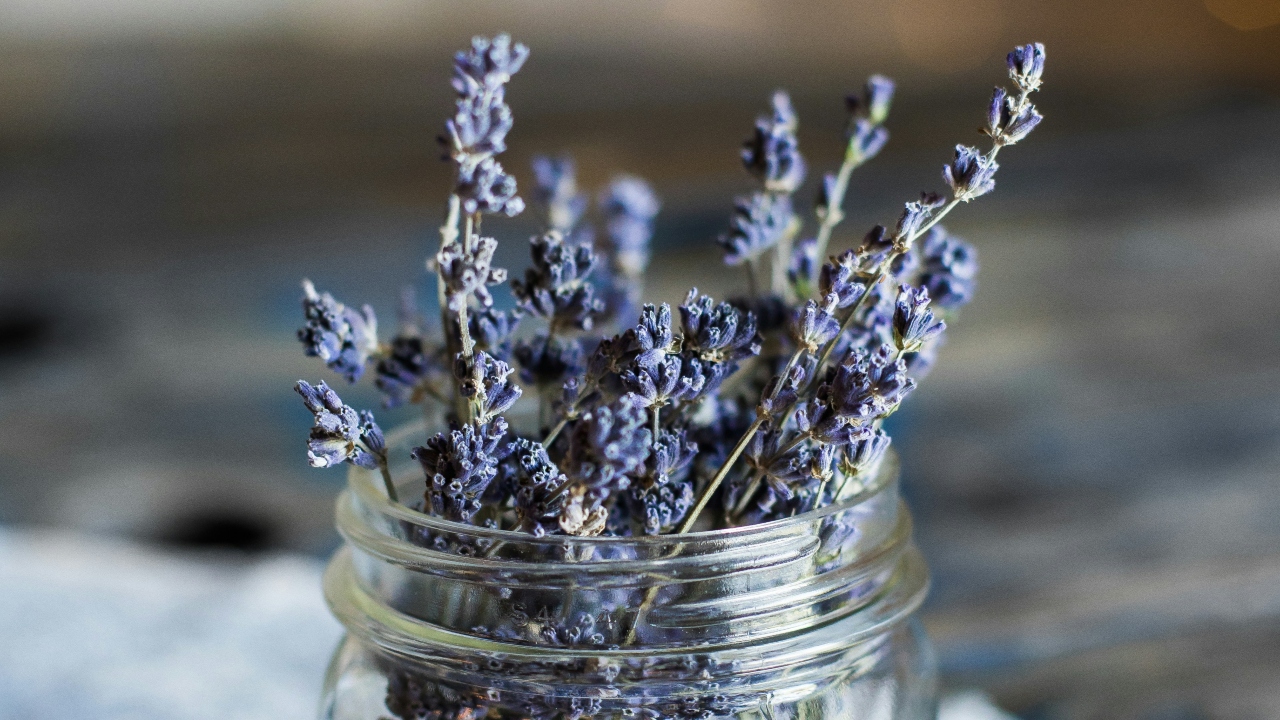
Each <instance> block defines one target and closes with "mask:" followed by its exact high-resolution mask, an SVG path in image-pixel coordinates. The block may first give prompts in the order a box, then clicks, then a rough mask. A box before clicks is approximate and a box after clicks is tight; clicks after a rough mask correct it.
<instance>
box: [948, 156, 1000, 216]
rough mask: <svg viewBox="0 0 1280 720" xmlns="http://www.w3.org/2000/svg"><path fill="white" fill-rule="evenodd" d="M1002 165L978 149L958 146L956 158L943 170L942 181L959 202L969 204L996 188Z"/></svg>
mask: <svg viewBox="0 0 1280 720" xmlns="http://www.w3.org/2000/svg"><path fill="white" fill-rule="evenodd" d="M999 169H1000V165H999V164H998V163H996V161H995V160H992V159H990V158H989V157H987V156H986V155H984V154H983V153H982V152H980V151H979V150H978V149H977V148H974V147H969V146H968V145H957V146H956V158H955V160H952V161H951V164H949V165H946V166H944V167H943V168H942V179H944V180H946V181H947V184H948V185H950V186H951V191H952V193H953V195H954V197H955V198H956V199H957V200H962V201H964V202H968V201H970V200H972V199H974V198H976V197H980V196H982V195H986V194H987V193H989V192H991V191H992V190H994V189H995V188H996V180H995V175H996V170H999Z"/></svg>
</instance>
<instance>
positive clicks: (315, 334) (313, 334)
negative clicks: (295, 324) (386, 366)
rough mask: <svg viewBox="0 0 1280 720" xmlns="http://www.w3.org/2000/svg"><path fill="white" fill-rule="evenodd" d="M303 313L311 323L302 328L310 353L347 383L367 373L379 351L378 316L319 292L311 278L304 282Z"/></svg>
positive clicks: (366, 308)
mask: <svg viewBox="0 0 1280 720" xmlns="http://www.w3.org/2000/svg"><path fill="white" fill-rule="evenodd" d="M302 292H303V297H302V313H303V316H304V317H305V318H306V320H307V324H306V325H304V326H303V327H302V328H300V329H299V330H298V339H299V340H301V341H302V345H303V347H304V349H305V351H306V354H307V355H309V356H312V357H318V358H320V359H321V360H323V361H324V364H325V365H327V366H328V367H329V369H330V370H333V371H334V372H336V373H338V374H339V375H341V376H342V377H343V378H345V379H346V380H347V382H355V381H356V380H359V379H360V376H361V375H363V374H364V368H365V364H366V363H368V361H369V357H370V356H371V355H373V354H374V353H376V352H377V350H378V319H377V317H376V316H374V314H373V308H371V307H369V306H368V305H365V306H363V307H361V308H360V311H359V312H356V311H355V310H353V309H351V308H349V307H347V306H345V305H343V304H342V303H340V302H338V301H337V300H334V299H333V296H332V295H330V294H329V293H324V294H323V295H321V294H317V293H316V287H315V285H312V284H311V281H310V280H303V281H302Z"/></svg>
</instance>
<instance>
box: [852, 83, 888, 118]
mask: <svg viewBox="0 0 1280 720" xmlns="http://www.w3.org/2000/svg"><path fill="white" fill-rule="evenodd" d="M893 91H894V83H893V81H892V80H890V79H889V78H887V77H885V76H883V75H872V76H871V77H869V78H867V82H866V84H865V85H864V86H863V88H862V93H861V94H858V95H849V96H847V97H846V98H845V106H846V107H848V109H849V114H851V115H854V116H861V117H864V118H866V120H867V121H868V122H870V123H871V124H872V125H880V124H881V123H883V122H884V120H885V118H886V117H888V116H889V104H890V103H891V102H893Z"/></svg>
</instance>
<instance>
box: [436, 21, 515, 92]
mask: <svg viewBox="0 0 1280 720" xmlns="http://www.w3.org/2000/svg"><path fill="white" fill-rule="evenodd" d="M528 57H529V48H527V47H525V45H524V44H522V43H514V44H513V43H512V42H511V36H510V35H507V34H506V33H502V34H499V35H495V36H494V38H493V39H492V40H490V39H489V38H486V37H480V36H476V37H474V38H471V48H470V49H469V50H462V51H459V52H458V53H457V54H456V55H454V56H453V89H454V90H456V91H458V93H465V92H468V91H469V89H470V87H471V84H473V83H474V84H475V85H478V86H480V87H481V88H483V89H485V90H489V91H493V90H496V89H498V88H500V87H501V86H503V85H505V84H506V83H507V82H508V81H509V80H510V79H511V76H512V75H515V74H516V73H517V72H519V70H520V68H521V66H523V65H524V61H525V60H526V59H528Z"/></svg>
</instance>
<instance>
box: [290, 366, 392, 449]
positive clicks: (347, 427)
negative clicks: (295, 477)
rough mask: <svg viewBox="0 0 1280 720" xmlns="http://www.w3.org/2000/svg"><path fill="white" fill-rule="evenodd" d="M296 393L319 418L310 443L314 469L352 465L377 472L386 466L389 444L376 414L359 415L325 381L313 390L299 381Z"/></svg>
mask: <svg viewBox="0 0 1280 720" xmlns="http://www.w3.org/2000/svg"><path fill="white" fill-rule="evenodd" d="M293 389H294V390H295V391H296V392H297V393H298V394H299V395H301V396H302V402H303V404H305V405H306V406H307V409H308V410H310V411H311V414H312V415H314V416H315V421H316V422H315V425H314V426H312V428H311V437H310V439H309V440H308V441H307V461H308V462H309V463H311V467H318V468H323V467H333V466H334V465H339V464H341V463H344V462H349V463H351V464H352V465H359V466H360V467H362V468H368V469H370V470H373V469H375V468H377V467H379V465H380V464H381V463H382V462H385V458H386V452H387V448H386V442H385V440H384V439H383V436H382V429H381V428H379V427H378V424H377V423H376V422H374V419H373V413H370V412H368V411H365V412H359V413H358V412H356V410H355V409H354V408H352V407H351V406H350V405H347V404H346V403H344V402H342V398H340V397H338V393H336V392H334V391H333V390H332V389H330V388H329V386H328V385H326V384H325V383H324V381H321V382H320V383H319V384H318V385H314V386H313V385H311V384H310V383H308V382H306V381H305V380H299V381H298V382H297V384H296V385H294V386H293Z"/></svg>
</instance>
